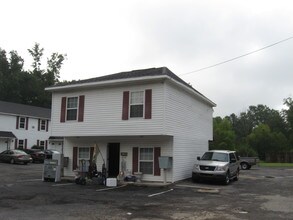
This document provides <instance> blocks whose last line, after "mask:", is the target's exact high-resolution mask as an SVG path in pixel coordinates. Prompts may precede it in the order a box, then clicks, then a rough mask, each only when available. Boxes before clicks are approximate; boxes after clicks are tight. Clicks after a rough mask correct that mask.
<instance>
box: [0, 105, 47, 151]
mask: <svg viewBox="0 0 293 220" xmlns="http://www.w3.org/2000/svg"><path fill="white" fill-rule="evenodd" d="M50 119H51V109H47V108H40V107H35V106H29V105H23V104H17V103H11V102H4V101H0V152H2V151H4V150H7V149H15V148H23V149H29V148H31V147H32V146H34V145H38V146H41V147H44V148H45V149H46V148H47V147H48V139H49V136H50V133H51V131H50V130H51V128H50V127H51V125H50Z"/></svg>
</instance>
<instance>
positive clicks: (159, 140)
mask: <svg viewBox="0 0 293 220" xmlns="http://www.w3.org/2000/svg"><path fill="white" fill-rule="evenodd" d="M46 90H48V91H51V92H52V117H51V124H52V136H63V137H64V149H63V150H64V151H63V152H64V156H65V157H69V164H68V166H67V168H65V169H64V174H65V175H69V176H71V175H74V173H73V170H75V169H77V167H78V166H80V164H81V161H82V160H85V161H90V160H91V159H92V158H93V156H94V155H96V161H97V168H98V171H100V170H101V169H102V164H103V163H105V166H106V168H107V172H108V176H110V177H112V176H115V177H116V176H117V175H118V174H119V172H121V171H122V172H124V173H126V174H127V173H134V172H141V173H142V174H143V177H142V179H143V180H145V181H162V180H163V174H162V172H161V170H160V167H159V160H158V158H159V157H160V156H168V157H171V158H172V168H171V169H168V170H166V173H167V175H166V176H167V181H168V182H174V181H177V180H181V179H185V178H188V177H190V176H191V170H192V166H193V164H194V162H195V160H196V156H199V155H201V154H202V153H203V152H204V151H206V150H208V142H209V140H212V138H213V134H212V132H213V124H212V123H213V121H212V119H213V107H215V104H214V103H213V102H212V101H210V100H209V99H208V98H206V97H205V96H204V95H202V94H201V93H199V92H198V91H196V90H195V89H194V88H193V87H191V86H190V85H189V84H187V83H186V82H184V81H183V80H182V79H180V78H179V77H178V76H176V75H175V74H174V73H172V72H171V71H170V70H169V69H168V68H166V67H162V68H152V69H144V70H135V71H130V72H122V73H117V74H112V75H106V76H102V77H97V78H92V79H87V80H80V81H75V82H71V83H68V84H60V85H56V86H53V87H49V88H47V89H46ZM94 152H96V154H95V153H94ZM87 164H88V162H87Z"/></svg>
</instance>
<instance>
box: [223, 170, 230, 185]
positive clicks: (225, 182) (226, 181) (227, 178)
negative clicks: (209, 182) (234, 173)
mask: <svg viewBox="0 0 293 220" xmlns="http://www.w3.org/2000/svg"><path fill="white" fill-rule="evenodd" d="M229 183H230V173H229V171H228V172H227V173H226V176H225V181H224V184H225V185H228V184H229Z"/></svg>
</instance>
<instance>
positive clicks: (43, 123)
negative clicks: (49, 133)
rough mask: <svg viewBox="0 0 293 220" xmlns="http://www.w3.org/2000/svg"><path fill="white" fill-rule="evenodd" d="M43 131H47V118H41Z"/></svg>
mask: <svg viewBox="0 0 293 220" xmlns="http://www.w3.org/2000/svg"><path fill="white" fill-rule="evenodd" d="M40 123H41V131H45V130H46V125H47V121H46V120H41V122H40Z"/></svg>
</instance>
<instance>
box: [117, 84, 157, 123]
mask: <svg viewBox="0 0 293 220" xmlns="http://www.w3.org/2000/svg"><path fill="white" fill-rule="evenodd" d="M143 117H144V119H151V118H152V90H151V89H146V90H144V91H135V92H130V91H124V92H123V100H122V120H128V119H129V118H143Z"/></svg>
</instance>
